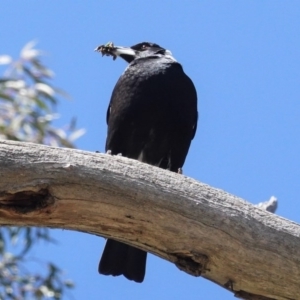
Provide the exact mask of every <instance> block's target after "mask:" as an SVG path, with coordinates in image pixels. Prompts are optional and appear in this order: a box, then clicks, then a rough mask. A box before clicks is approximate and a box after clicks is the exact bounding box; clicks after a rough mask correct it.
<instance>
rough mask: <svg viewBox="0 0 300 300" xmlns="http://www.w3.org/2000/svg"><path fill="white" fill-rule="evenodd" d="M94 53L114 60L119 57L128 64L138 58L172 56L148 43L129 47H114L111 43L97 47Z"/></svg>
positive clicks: (159, 47) (168, 52)
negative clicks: (99, 53) (111, 57)
mask: <svg viewBox="0 0 300 300" xmlns="http://www.w3.org/2000/svg"><path fill="white" fill-rule="evenodd" d="M95 51H97V52H101V53H102V55H107V56H113V58H114V59H116V57H117V56H120V57H121V58H123V59H124V60H125V61H127V62H128V63H131V62H132V61H133V60H135V59H138V58H142V57H148V56H154V55H159V54H160V55H168V56H172V53H171V51H169V50H167V49H165V48H162V47H161V46H159V45H157V44H154V43H149V42H143V43H139V44H136V45H134V46H131V47H121V46H114V44H113V43H111V42H109V43H107V44H105V45H101V46H98V47H97V48H96V49H95Z"/></svg>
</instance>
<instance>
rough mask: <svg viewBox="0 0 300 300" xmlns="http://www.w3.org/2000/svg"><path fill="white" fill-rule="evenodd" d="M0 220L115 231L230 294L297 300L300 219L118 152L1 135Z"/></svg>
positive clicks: (299, 291)
mask: <svg viewBox="0 0 300 300" xmlns="http://www.w3.org/2000/svg"><path fill="white" fill-rule="evenodd" d="M0 225H14V226H46V227H53V228H66V229H72V230H77V231H83V232H87V233H91V234H95V235H100V236H104V237H109V238H114V239H116V240H119V241H122V242H125V243H128V244H130V245H133V246H136V247H139V248H141V249H143V250H146V251H149V252H151V253H153V254H155V255H157V256H159V257H161V258H164V259H166V260H169V261H170V262H173V263H174V264H176V265H177V266H178V267H179V268H180V269H181V270H183V271H185V272H187V273H189V274H191V275H195V276H199V275H201V276H203V277H204V278H207V279H209V280H212V281H214V282H215V283H217V284H219V285H221V286H223V287H224V288H227V289H230V290H232V291H233V292H234V293H235V295H236V296H237V297H241V298H244V299H300V238H299V236H300V226H299V225H298V224H295V223H293V222H291V221H288V220H285V219H283V218H280V217H278V216H276V215H273V214H271V213H269V212H267V211H264V210H262V209H260V208H257V207H254V206H253V205H251V204H250V203H247V202H245V201H243V200H242V199H240V198H237V197H235V196H233V195H230V194H228V193H226V192H224V191H222V190H219V189H215V188H212V187H210V186H208V185H205V184H202V183H200V182H198V181H196V180H193V179H191V178H187V177H186V176H183V175H180V174H175V173H172V172H169V171H166V170H162V169H159V168H156V167H152V166H149V165H146V164H142V163H140V162H138V161H135V160H130V159H127V158H124V157H120V156H110V155H106V154H98V153H90V152H85V151H80V150H73V149H63V148H54V147H47V146H42V145H36V144H30V143H19V142H12V141H1V142H0ZM199 284H200V283H199Z"/></svg>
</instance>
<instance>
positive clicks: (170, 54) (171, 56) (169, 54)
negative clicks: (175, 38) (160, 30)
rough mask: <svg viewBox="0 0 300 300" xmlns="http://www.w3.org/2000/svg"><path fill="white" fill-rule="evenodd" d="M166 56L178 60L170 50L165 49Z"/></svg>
mask: <svg viewBox="0 0 300 300" xmlns="http://www.w3.org/2000/svg"><path fill="white" fill-rule="evenodd" d="M165 57H166V58H169V59H171V60H172V61H175V62H177V60H176V59H175V58H174V56H173V54H172V52H171V51H170V50H166V51H165Z"/></svg>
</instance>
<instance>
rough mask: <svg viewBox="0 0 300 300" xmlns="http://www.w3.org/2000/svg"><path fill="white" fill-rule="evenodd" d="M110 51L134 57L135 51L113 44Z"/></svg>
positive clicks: (117, 54)
mask: <svg viewBox="0 0 300 300" xmlns="http://www.w3.org/2000/svg"><path fill="white" fill-rule="evenodd" d="M112 53H113V54H114V55H116V56H121V57H122V56H123V55H126V56H133V57H135V55H136V53H135V51H134V50H133V49H131V48H129V47H121V46H115V47H114V48H113V49H112Z"/></svg>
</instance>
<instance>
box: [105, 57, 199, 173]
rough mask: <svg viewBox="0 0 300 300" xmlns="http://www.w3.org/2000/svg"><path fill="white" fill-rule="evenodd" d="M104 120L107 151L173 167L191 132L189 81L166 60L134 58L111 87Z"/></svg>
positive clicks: (193, 107) (193, 105)
mask: <svg viewBox="0 0 300 300" xmlns="http://www.w3.org/2000/svg"><path fill="white" fill-rule="evenodd" d="M107 123H108V135H107V140H106V150H111V151H112V154H118V153H122V155H123V156H126V157H129V158H133V159H139V160H141V161H143V162H146V163H149V164H152V165H156V166H159V167H162V168H167V169H170V170H172V171H177V169H178V168H181V167H182V165H183V163H184V160H185V157H186V155H187V152H188V149H189V146H190V142H191V140H192V139H193V137H194V134H195V130H196V124H197V95H196V90H195V88H194V85H193V83H192V81H191V80H190V78H189V77H188V76H187V75H185V73H184V72H183V69H182V67H181V65H180V64H179V63H177V62H175V61H172V60H171V59H166V58H157V57H155V56H153V57H148V58H146V59H137V60H135V61H133V62H132V63H131V64H129V66H128V67H127V69H126V70H125V72H124V73H123V75H122V76H121V77H120V79H119V80H118V82H117V84H116V86H115V88H114V90H113V93H112V96H111V101H110V105H109V108H108V114H107Z"/></svg>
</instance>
